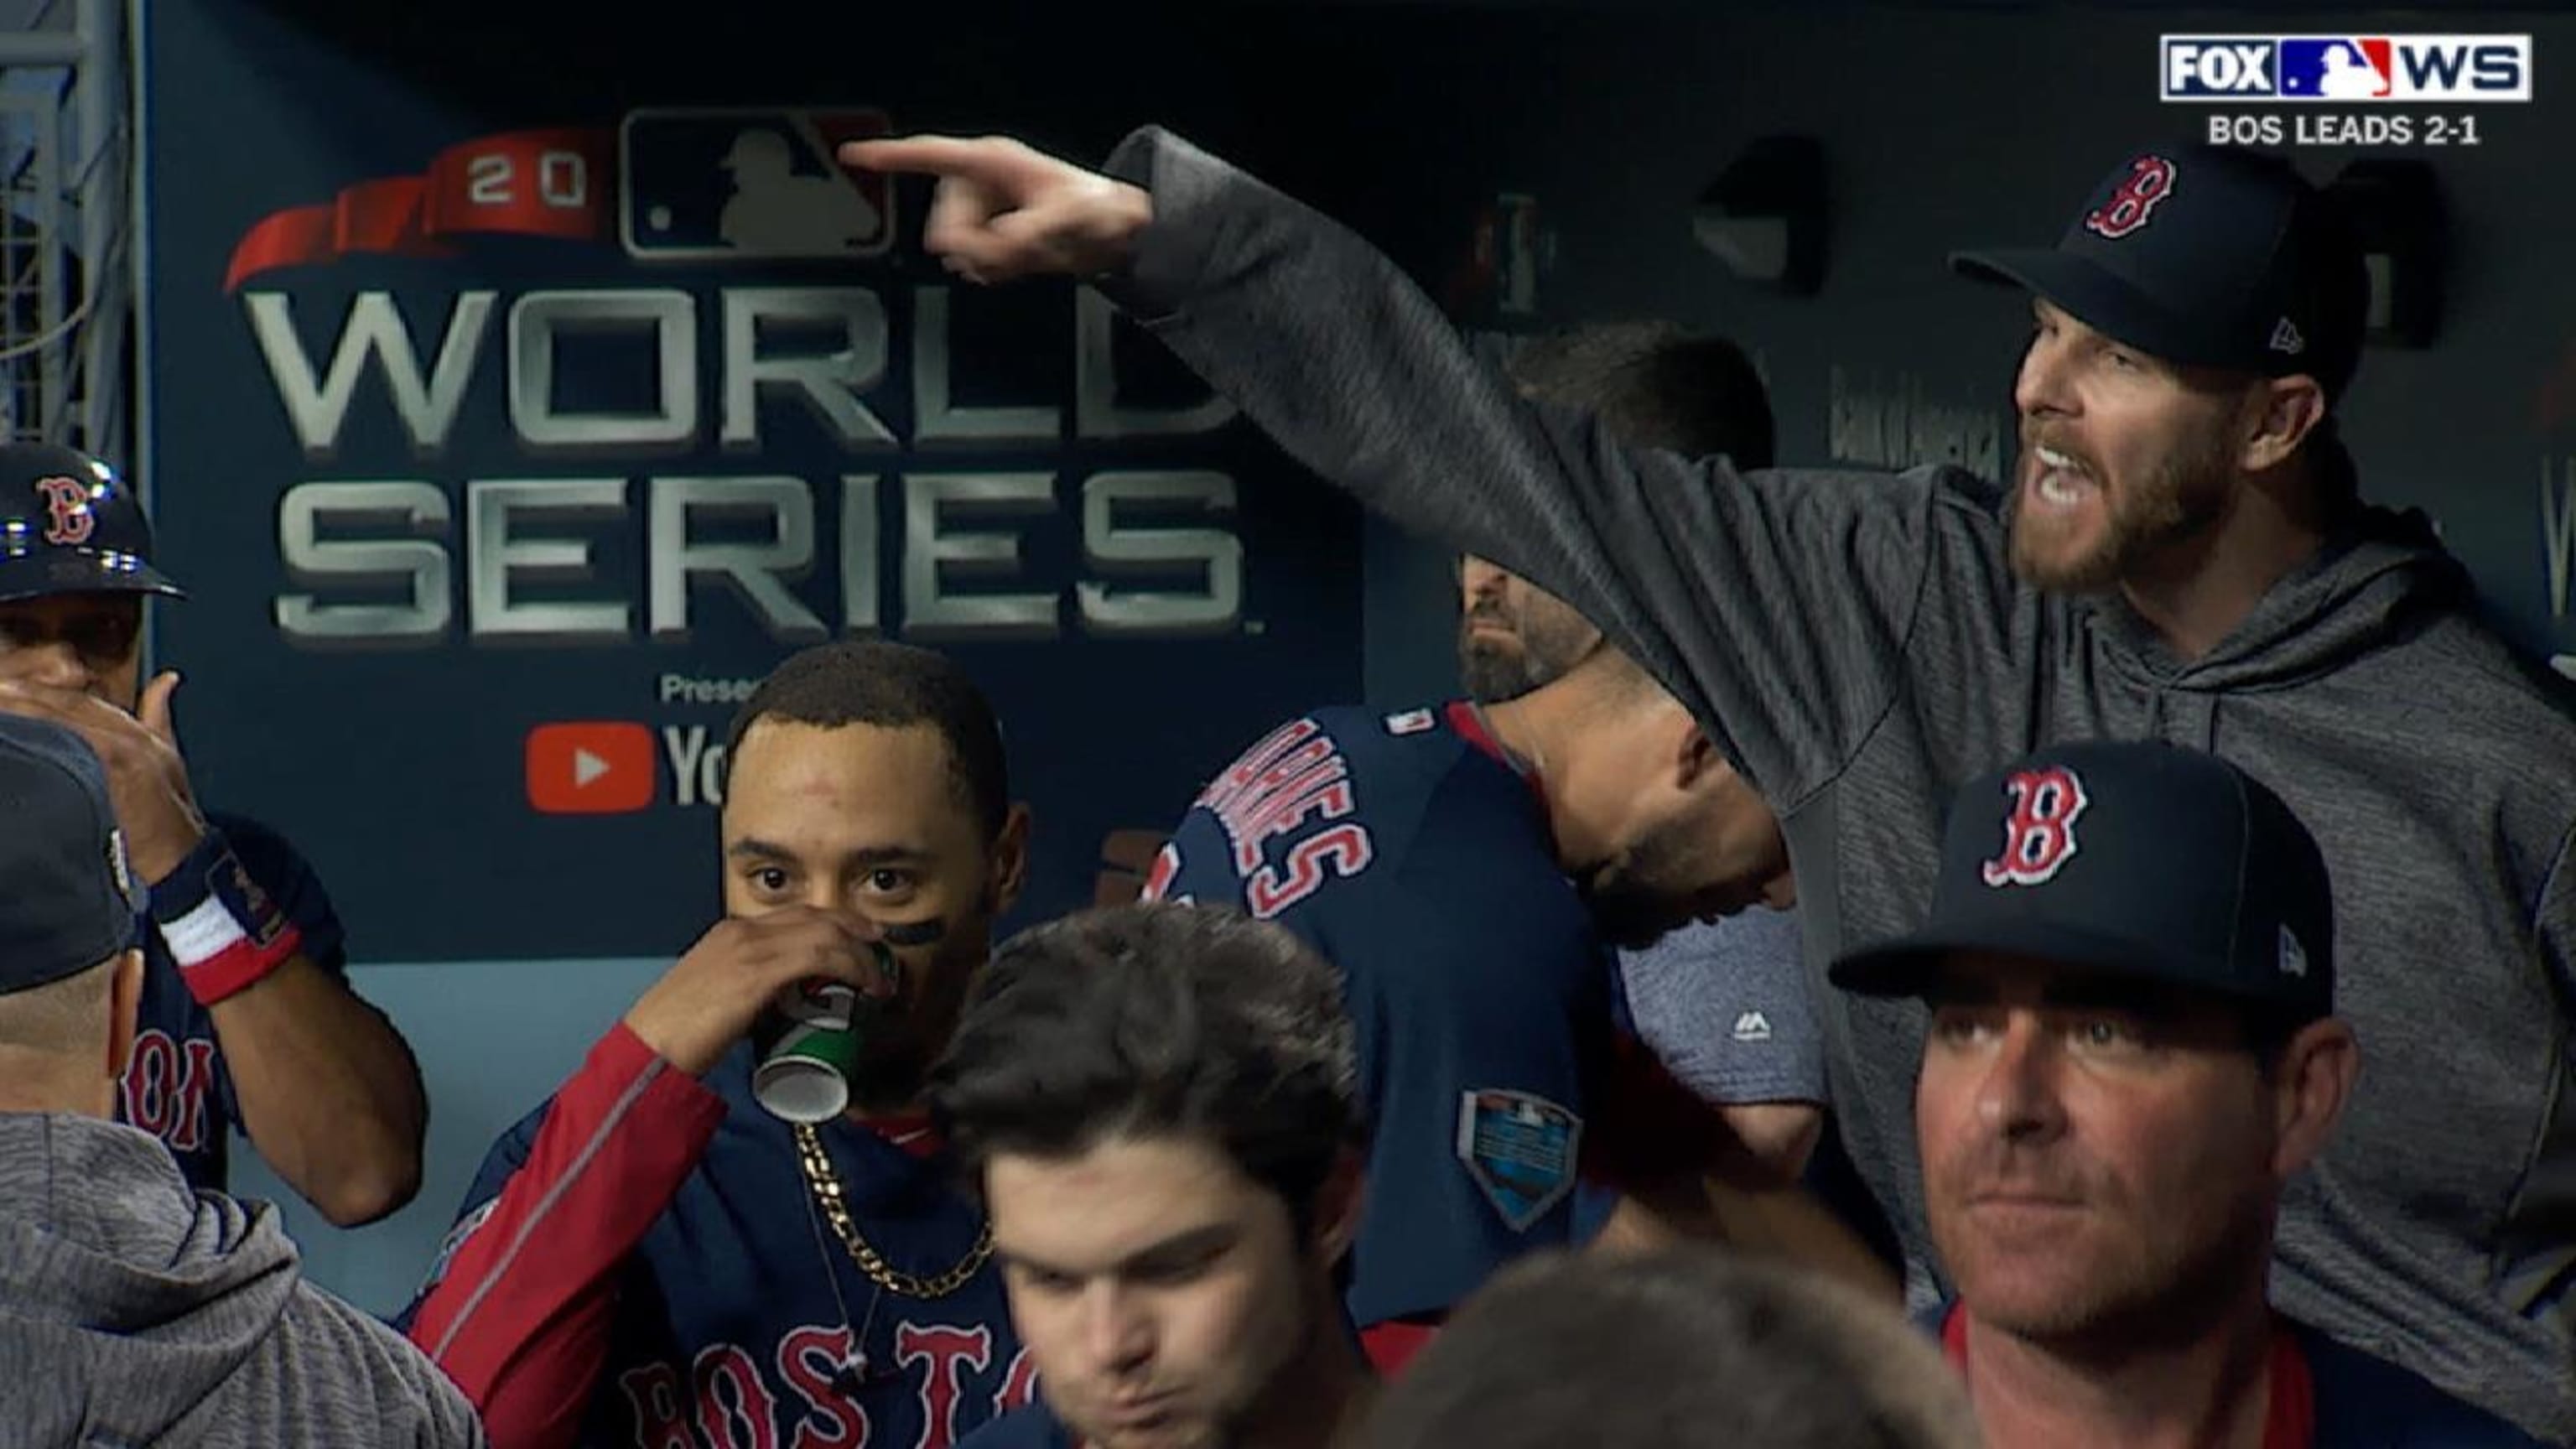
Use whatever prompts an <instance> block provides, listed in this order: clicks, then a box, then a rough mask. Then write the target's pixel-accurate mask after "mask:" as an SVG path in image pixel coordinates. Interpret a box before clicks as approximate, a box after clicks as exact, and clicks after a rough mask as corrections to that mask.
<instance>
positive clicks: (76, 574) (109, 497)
mask: <svg viewBox="0 0 2576 1449" xmlns="http://www.w3.org/2000/svg"><path fill="white" fill-rule="evenodd" d="M76 593H141V594H166V595H169V596H170V597H172V598H185V597H187V594H186V591H185V590H183V589H181V588H180V587H179V586H178V585H177V584H175V583H173V582H171V580H170V576H169V575H167V574H165V573H163V572H161V571H160V570H159V569H158V568H156V567H154V566H153V563H152V523H151V520H149V519H147V518H145V517H144V515H143V501H142V500H141V499H139V498H137V497H136V496H135V494H134V489H133V487H132V486H131V485H130V484H128V483H127V482H126V480H125V478H124V477H123V476H122V475H120V474H119V473H118V472H117V471H116V470H115V469H114V468H111V467H109V466H108V465H107V464H106V463H105V462H103V461H101V460H99V459H97V458H93V457H91V456H90V455H89V454H87V453H84V452H81V451H80V450H79V449H77V448H66V447H62V446H60V445H58V444H54V443H27V442H15V443H0V603H5V602H7V601H9V600H11V599H33V598H42V597H44V596H45V595H48V594H76Z"/></svg>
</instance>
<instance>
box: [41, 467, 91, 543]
mask: <svg viewBox="0 0 2576 1449" xmlns="http://www.w3.org/2000/svg"><path fill="white" fill-rule="evenodd" d="M36 492H37V493H38V494H39V495H40V496H42V497H43V498H44V500H45V542H47V543H52V544H65V545H69V544H81V543H87V542H89V536H90V535H91V534H93V533H95V532H97V531H98V516H97V515H96V514H94V513H92V512H90V511H89V490H88V489H87V488H84V487H82V486H81V485H80V482H79V480H78V479H74V478H65V477H63V476H61V475H60V474H56V475H55V476H53V477H51V478H39V479H37V480H36Z"/></svg>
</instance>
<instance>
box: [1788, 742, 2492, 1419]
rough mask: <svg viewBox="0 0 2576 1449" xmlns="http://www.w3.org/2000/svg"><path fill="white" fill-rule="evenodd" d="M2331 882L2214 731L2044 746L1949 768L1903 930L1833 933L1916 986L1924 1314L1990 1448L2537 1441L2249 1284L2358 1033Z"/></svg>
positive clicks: (2347, 1067) (1850, 966)
mask: <svg viewBox="0 0 2576 1449" xmlns="http://www.w3.org/2000/svg"><path fill="white" fill-rule="evenodd" d="M2334 894H2335V892H2334V890H2333V888H2332V887H2331V886H2330V885H2329V883H2328V881H2327V877H2326V865H2325V860H2324V857H2323V856H2322V855H2321V854H2320V853H2319V851H2318V849H2317V842H2316V839H2315V838H2314V837H2313V836H2311V835H2310V834H2309V833H2308V830H2307V827H2306V826H2304V825H2302V824H2301V823H2300V822H2299V819H2298V817H2297V816H2295V815H2293V814H2291V813H2290V808H2289V807H2288V806H2287V805H2285V804H2283V803H2282V802H2281V799H2280V797H2279V796H2277V795H2275V794H2273V793H2272V791H2271V790H2270V789H2268V788H2266V787H2265V786H2264V785H2263V784H2262V783H2261V782H2259V781H2256V780H2254V779H2252V778H2250V777H2249V776H2247V775H2246V774H2245V773H2244V772H2243V771H2241V770H2238V769H2236V768H2235V767H2233V766H2231V765H2229V764H2228V763H2227V762H2225V761H2224V760H2221V759H2219V758H2218V757H2217V756H2215V755H2211V754H2205V753H2203V752H2201V751H2199V750H2191V749H2183V748H2179V747H2177V746H2173V745H2166V744H2157V743H2151V742H2136V741H2130V742H2116V743H2114V742H2093V743H2088V744H2076V745H2058V746H2053V747H2051V748H2048V749H2044V750H2041V751H2039V752H2037V753H2035V754H2032V755H2029V756H2027V757H2025V758H2023V759H2021V760H2018V761H2015V762H2013V763H2012V764H2010V765H2008V766H2006V767H2005V768H2004V769H2002V770H1999V771H1997V772H1995V773H1994V774H1991V775H1988V776H1986V777H1985V778H1983V779H1979V780H1976V781H1972V782H1971V783H1970V784H1969V785H1968V786H1967V787H1966V788H1964V789H1962V790H1961V791H1960V792H1959V798H1958V803H1957V805H1956V807H1955V808H1954V809H1953V810H1952V811H1951V814H1950V820H1949V824H1948V827H1947V829H1946V831H1945V832H1944V835H1943V838H1942V842H1941V871H1940V878H1939V881H1938V883H1937V884H1936V885H1935V886H1934V888H1933V895H1932V912H1931V917H1930V919H1929V920H1928V921H1927V922H1926V923H1925V924H1924V925H1923V927H1922V928H1921V929H1919V930H1917V931H1915V932H1913V933H1911V934H1909V935H1906V936H1903V937H1900V938H1897V939H1895V940H1891V941H1882V942H1877V943H1874V944H1872V945H1870V946H1867V947H1864V948H1862V949H1861V950H1858V951H1853V952H1850V953H1847V954H1846V955H1844V956H1843V958H1842V959H1841V960H1839V961H1837V962H1835V963H1834V966H1833V979H1834V982H1835V984H1837V985H1839V986H1842V987H1845V988H1847V989H1850V990H1853V991H1859V992H1865V993H1868V994H1872V995H1878V996H1897V997H1908V998H1919V999H1921V1000H1922V1001H1924V1002H1925V1003H1926V1004H1927V1005H1928V1006H1929V1007H1930V1010H1931V1023H1930V1027H1929V1029H1928V1030H1927V1031H1926V1033H1925V1036H1924V1042H1923V1050H1922V1055H1921V1066H1920V1068H1919V1069H1918V1071H1917V1073H1916V1080H1915V1124H1916V1132H1917V1135H1918V1137H1919V1139H1920V1142H1921V1146H1922V1156H1923V1179H1924V1181H1923V1186H1924V1198H1925V1200H1926V1202H1927V1204H1928V1205H1929V1209H1930V1218H1931V1226H1932V1238H1933V1242H1934V1244H1935V1246H1936V1247H1937V1248H1938V1250H1939V1252H1940V1254H1941V1261H1942V1264H1943V1266H1944V1267H1946V1268H1947V1269H1948V1270H1949V1274H1950V1278H1951V1280H1952V1281H1953V1282H1955V1283H1957V1284H1958V1285H1959V1291H1958V1297H1957V1299H1956V1300H1955V1301H1954V1302H1953V1303H1951V1304H1949V1305H1948V1306H1947V1307H1945V1308H1940V1309H1935V1310H1933V1311H1931V1312H1929V1313H1927V1314H1926V1316H1925V1317H1926V1324H1927V1326H1929V1327H1932V1328H1933V1329H1934V1330H1935V1331H1936V1332H1938V1333H1939V1334H1940V1336H1941V1341H1942V1344H1943V1346H1944V1348H1945V1349H1946V1350H1947V1351H1948V1353H1949V1356H1950V1359H1951V1362H1952V1363H1953V1364H1954V1365H1956V1366H1957V1367H1958V1369H1959V1370H1960V1371H1961V1373H1963V1374H1964V1375H1965V1376H1966V1378H1967V1382H1968V1387H1969V1397H1970V1399H1971V1400H1972V1401H1973V1402H1974V1404H1975V1405H1976V1409H1977V1417H1978V1420H1979V1422H1980V1424H1981V1426H1982V1428H1983V1429H1984V1431H1985V1442H1986V1443H1987V1444H1989V1445H1991V1446H1993V1449H2054V1446H2057V1445H2061V1444H2155V1443H2163V1444H2200V1445H2235V1444H2247V1445H2251V1444H2260V1445H2262V1446H2263V1449H2363V1446H2368V1449H2539V1445H2540V1443H2541V1441H2540V1440H2538V1439H2535V1438H2533V1437H2531V1436H2530V1435H2528V1434H2525V1433H2523V1432H2522V1431H2520V1430H2518V1429H2515V1428H2513V1427H2512V1426H2510V1425H2508V1424H2506V1423H2504V1422H2503V1421H2502V1420H2500V1419H2497V1418H2496V1417H2494V1416H2493V1415H2491V1414H2489V1413H2487V1412H2485V1411H2484V1410H2481V1409H2476V1408H2472V1407H2470V1406H2469V1405H2468V1404H2466V1403H2463V1402H2461V1401H2460V1400H2459V1399H2457V1398H2455V1397H2453V1396H2452V1395H2449V1394H2446V1393H2444V1392H2442V1391H2441V1390H2440V1389H2437V1388H2435V1387H2434V1386H2433V1385H2431V1384H2430V1383H2427V1382H2425V1380H2424V1379H2423V1378H2422V1377H2421V1376H2420V1375H2417V1374H2414V1373H2410V1372H2408V1371H2407V1370H2405V1369H2402V1368H2399V1367H2398V1366H2396V1365H2395V1364H2392V1363H2388V1362H2385V1361H2384V1360H2382V1359H2380V1358H2378V1357H2375V1356H2373V1355H2371V1354H2368V1353H2365V1352H2361V1351H2359V1350H2357V1349H2354V1348H2351V1347H2348V1346H2346V1345H2343V1344H2340V1343H2337V1342H2335V1341H2334V1340H2333V1339H2332V1338H2330V1337H2328V1336H2327V1335H2325V1334H2323V1333H2320V1332H2318V1331H2317V1330H2316V1329H2315V1328H2313V1327H2310V1326H2309V1325H2306V1324H2303V1323H2300V1322H2297V1321H2296V1320H2294V1319H2293V1318H2291V1317H2289V1316H2287V1315H2285V1314H2282V1313H2278V1312H2276V1311H2274V1309H2273V1308H2272V1306H2271V1305H2270V1303H2269V1302H2268V1301H2267V1297H2266V1280H2267V1279H2268V1278H2269V1277H2270V1273H2271V1245H2272V1236H2273V1230H2274V1225H2275V1222H2276V1220H2277V1218H2278V1215H2279V1211H2280V1203H2281V1195H2282V1193H2283V1192H2284V1191H2286V1190H2287V1189H2288V1187H2289V1185H2290V1183H2291V1182H2292V1181H2294V1180H2295V1179H2297V1178H2298V1177H2299V1176H2301V1175H2302V1174H2303V1173H2304V1172H2306V1171H2307V1170H2308V1169H2309V1167H2310V1166H2311V1165H2312V1164H2313V1163H2314V1162H2315V1160H2316V1157H2317V1154H2318V1153H2319V1152H2320V1151H2321V1150H2323V1148H2324V1146H2325V1144H2326V1142H2327V1141H2328V1140H2329V1139H2330V1138H2331V1137H2332V1135H2333V1133H2334V1130H2335V1125H2336V1122H2337V1120H2338V1119H2339V1118H2341V1116H2342V1115H2343V1111H2344V1107H2345V1104H2346V1103H2347V1102H2348V1101H2349V1100H2350V1098H2351V1095H2352V1089H2353V1083H2354V1081H2355V1079H2356V1077H2357V1076H2358V1075H2359V1073H2360V1070H2361V1065H2362V1056H2363V1053H2364V1051H2365V1047H2364V1045H2363V1044H2361V1043H2358V1042H2356V1040H2355V1039H2354V1036H2353V1031H2352V1027H2351V1026H2350V1025H2349V1024H2348V1023H2346V1022H2345V1021H2343V1020H2342V1019H2341V1018H2339V1017H2337V1016H2336V1015H2335V988H2336V969H2335V968H2336V959H2337V954H2338V953H2337V945H2338V943H2337V941H2336V933H2335V918H2334V901H2333V896H2334Z"/></svg>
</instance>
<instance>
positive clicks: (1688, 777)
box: [1665, 705, 1735, 790]
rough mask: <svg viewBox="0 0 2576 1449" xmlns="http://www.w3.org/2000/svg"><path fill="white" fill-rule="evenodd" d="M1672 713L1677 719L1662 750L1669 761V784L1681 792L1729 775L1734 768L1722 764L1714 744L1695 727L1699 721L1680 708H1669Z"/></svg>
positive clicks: (1723, 757)
mask: <svg viewBox="0 0 2576 1449" xmlns="http://www.w3.org/2000/svg"><path fill="white" fill-rule="evenodd" d="M1672 712H1673V713H1674V714H1675V715H1678V716H1679V717H1680V722H1679V724H1678V725H1677V726H1675V727H1673V731H1672V733H1671V734H1670V735H1669V736H1667V744H1666V747H1665V748H1666V752H1667V754H1668V756H1669V758H1670V759H1671V761H1672V778H1673V783H1674V784H1675V785H1676V786H1678V787H1680V788H1681V789H1684V790H1696V789H1699V788H1701V787H1703V786H1706V785H1710V784H1714V783H1716V781H1717V780H1718V779H1719V778H1720V777H1724V776H1732V775H1733V774H1734V773H1735V767H1734V766H1733V765H1730V764H1728V763H1727V762H1726V756H1725V755H1723V754H1721V753H1719V751H1718V748H1717V742H1716V741H1715V740H1712V739H1710V738H1709V737H1708V731H1706V730H1704V729H1701V728H1700V727H1699V721H1697V720H1695V719H1692V718H1691V717H1690V712H1689V711H1687V710H1685V709H1683V708H1682V707H1681V706H1680V705H1674V706H1672Z"/></svg>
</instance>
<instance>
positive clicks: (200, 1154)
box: [117, 813, 349, 1192]
mask: <svg viewBox="0 0 2576 1449" xmlns="http://www.w3.org/2000/svg"><path fill="white" fill-rule="evenodd" d="M206 818H207V821H208V823H210V824H212V825H214V826H215V827H216V828H218V829H220V830H222V831H223V832H224V837H225V839H227V840H229V841H230V842H231V843H232V847H233V854H234V856H235V857H237V858H238V859H239V860H240V861H241V863H242V868H243V869H244V870H246V871H248V872H249V873H250V878H251V879H252V880H254V881H257V882H258V883H259V885H260V887H261V888H262V889H264V890H266V891H267V892H268V893H269V896H270V897H271V898H272V899H274V900H275V901H276V902H277V905H278V908H279V909H280V910H282V911H284V912H285V913H286V916H287V919H289V920H291V921H293V922H294V923H295V925H296V927H297V929H298V930H300V931H301V932H302V933H303V937H304V952H303V954H304V957H305V959H306V960H309V961H311V962H312V963H313V964H314V965H316V966H319V967H321V968H322V969H323V970H325V971H328V972H330V973H331V974H332V975H333V976H342V977H345V976H346V975H347V974H348V967H349V959H348V948H347V944H346V936H345V934H344V933H343V932H342V930H341V929H340V917H339V915H338V913H337V912H335V911H333V910H332V908H331V897H330V895H329V894H328V893H327V892H325V891H324V890H323V889H322V881H321V878H320V877H318V876H316V875H315V874H314V873H313V867H312V866H311V865H308V864H307V863H306V862H305V860H304V857H303V856H301V855H299V854H297V853H296V850H295V847H294V846H292V845H289V844H287V843H286V840H285V837H283V836H281V835H279V834H278V833H277V832H276V831H274V830H271V829H269V828H268V827H267V826H265V825H262V824H260V823H259V822H258V821H255V820H246V819H244V818H242V817H241V816H238V815H222V814H212V813H210V814H208V816H207V817H206ZM142 944H143V999H142V1004H141V1005H140V1007H139V1008H138V1009H137V1010H136V1013H135V1018H136V1019H135V1033H134V1056H133V1059H132V1060H131V1061H130V1062H129V1063H128V1064H127V1066H126V1069H125V1083H124V1086H123V1089H122V1090H121V1091H119V1092H118V1094H117V1117H118V1118H119V1120H121V1121H124V1122H128V1123H131V1124H132V1125H134V1126H136V1127H140V1128H141V1129H143V1130H144V1131H146V1132H149V1133H151V1134H152V1135H153V1136H155V1137H158V1138H160V1139H161V1142H162V1145H164V1146H166V1147H168V1148H169V1149H170V1155H171V1156H172V1157H175V1158H177V1159H178V1160H179V1170H180V1171H181V1172H182V1173H185V1174H186V1175H187V1178H188V1183H189V1185H190V1186H192V1187H202V1188H209V1189H212V1190H215V1191H218V1192H220V1191H222V1190H223V1188H224V1185H225V1177H226V1157H227V1148H228V1146H229V1144H230V1142H231V1138H232V1132H233V1129H234V1128H235V1127H238V1126H239V1125H240V1124H241V1104H240V1102H239V1101H238V1100H237V1099H236V1098H235V1097H234V1095H233V1078H232V1073H231V1072H230V1071H228V1070H226V1069H225V1066H224V1057H223V1052H222V1050H221V1048H220V1047H219V1045H218V1044H217V1042H216V1040H215V1021H214V1017H213V1015H212V1014H211V1013H209V1012H208V1011H207V1010H206V1008H205V1007H203V1006H200V1005H198V1004H197V998H195V997H194V996H191V995H189V994H188V987H187V985H186V983H184V982H182V981H181V980H180V979H179V965H178V963H177V962H175V961H173V960H171V959H170V948H169V947H168V946H167V945H165V944H163V943H162V940H161V932H160V930H159V929H158V928H157V927H155V926H154V925H153V924H152V919H151V917H150V916H149V915H146V916H145V917H144V918H143V930H142Z"/></svg>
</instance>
